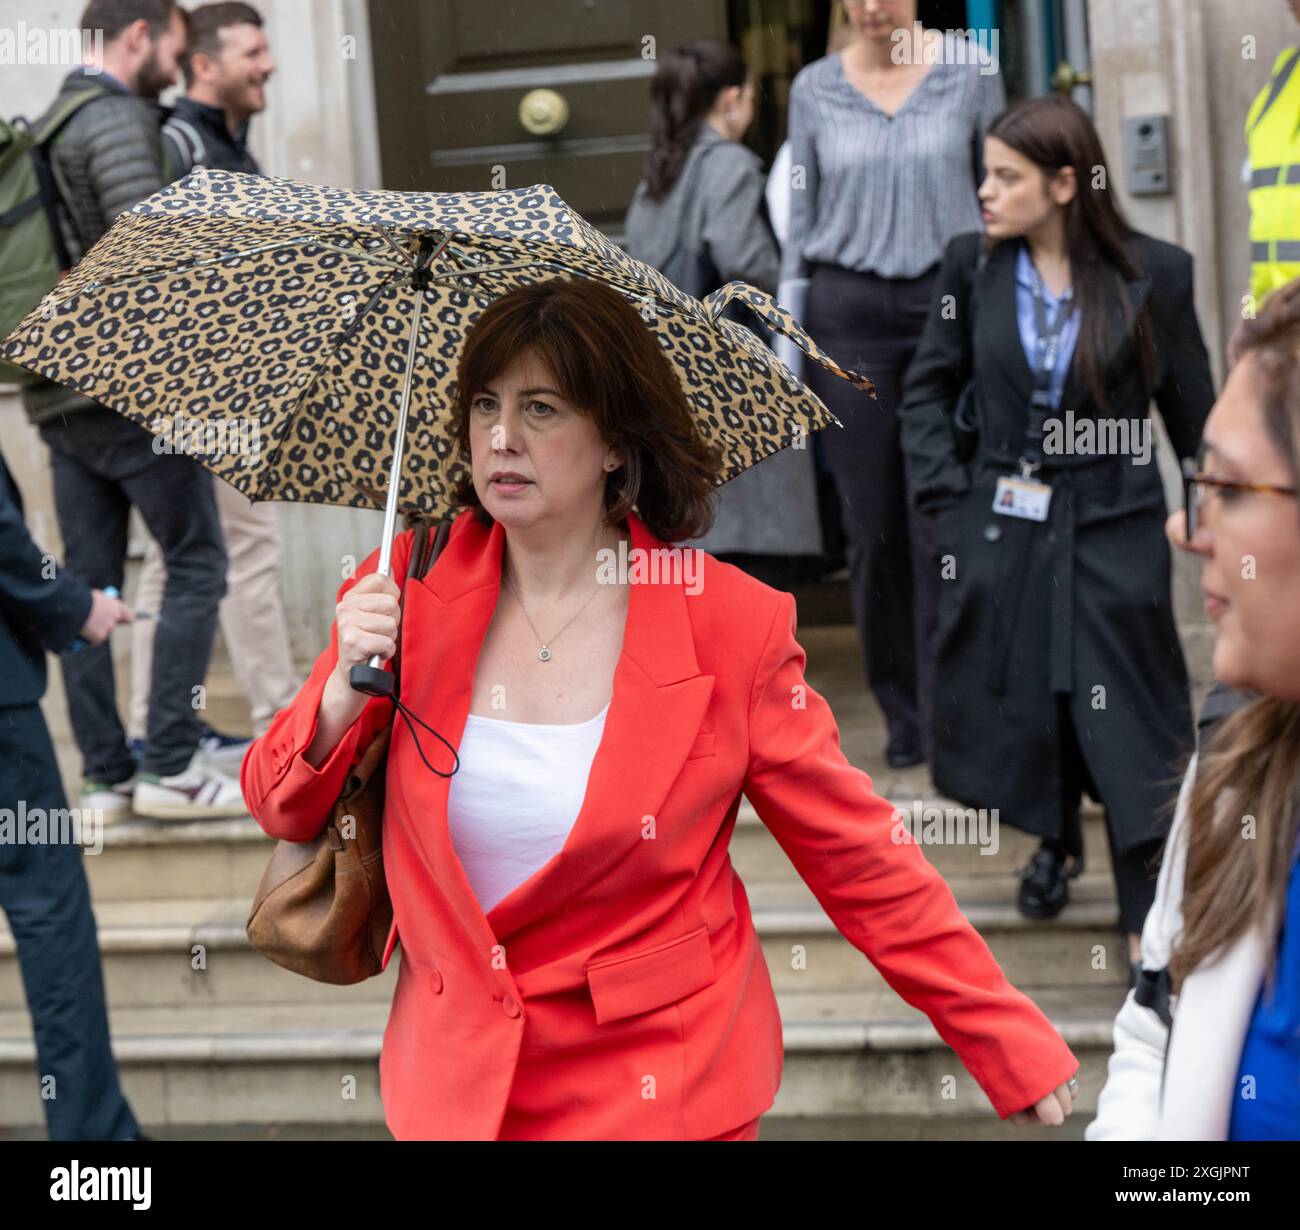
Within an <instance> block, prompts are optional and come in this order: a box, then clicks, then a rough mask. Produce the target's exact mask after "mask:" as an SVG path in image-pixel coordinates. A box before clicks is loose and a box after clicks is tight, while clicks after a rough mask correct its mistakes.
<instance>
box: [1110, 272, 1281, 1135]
mask: <svg viewBox="0 0 1300 1230" xmlns="http://www.w3.org/2000/svg"><path fill="white" fill-rule="evenodd" d="M1235 336H1236V340H1237V346H1236V347H1234V353H1236V354H1238V355H1239V356H1240V358H1239V360H1238V361H1237V362H1236V364H1235V365H1234V366H1233V368H1232V371H1231V373H1230V374H1229V376H1228V380H1227V383H1226V384H1225V386H1224V390H1223V396H1222V397H1220V398H1219V400H1218V402H1217V403H1216V404H1215V407H1214V410H1213V412H1212V413H1211V415H1210V417H1209V419H1208V421H1207V422H1206V424H1205V438H1204V442H1203V445H1202V450H1201V454H1200V456H1199V458H1198V461H1197V462H1196V463H1193V464H1191V465H1189V466H1188V467H1187V472H1186V478H1185V483H1184V491H1185V497H1184V507H1183V508H1182V509H1181V510H1179V511H1178V512H1176V513H1174V514H1173V515H1172V516H1171V517H1170V518H1169V521H1168V525H1167V532H1168V535H1169V538H1170V540H1171V541H1172V542H1173V543H1175V545H1177V546H1179V547H1181V548H1182V549H1183V550H1186V551H1191V552H1194V553H1195V554H1196V555H1198V556H1200V558H1201V561H1202V563H1203V565H1204V567H1203V571H1202V575H1201V588H1202V590H1203V592H1204V594H1205V605H1206V610H1207V612H1208V614H1209V616H1210V618H1211V619H1213V621H1214V624H1215V644H1214V673H1215V675H1216V677H1217V678H1218V679H1219V680H1220V682H1221V683H1222V684H1227V685H1229V686H1230V687H1232V688H1236V689H1239V690H1240V691H1241V693H1242V695H1241V703H1239V704H1238V706H1237V708H1236V709H1235V711H1234V712H1232V713H1230V714H1229V715H1228V716H1226V717H1223V718H1221V719H1220V720H1219V721H1217V722H1216V723H1214V725H1213V728H1212V730H1211V732H1210V733H1208V734H1207V735H1206V737H1204V738H1203V740H1202V743H1201V748H1200V750H1199V752H1198V753H1197V754H1196V756H1195V757H1193V758H1192V760H1191V761H1190V763H1189V765H1188V767H1187V772H1186V775H1185V777H1184V781H1183V789H1182V791H1181V793H1180V795H1179V798H1178V806H1177V809H1176V812H1175V815H1174V822H1173V827H1172V829H1171V830H1170V833H1169V838H1168V842H1167V844H1166V848H1165V851H1164V857H1163V859H1162V861H1161V866H1160V879H1159V883H1158V886H1157V891H1156V898H1155V902H1154V904H1153V905H1152V908H1151V911H1150V913H1149V914H1148V915H1147V920H1146V925H1145V926H1144V927H1143V930H1142V971H1141V980H1140V983H1139V986H1138V987H1137V988H1136V989H1135V990H1134V991H1133V992H1131V993H1130V994H1129V996H1128V997H1127V999H1126V1000H1125V1003H1124V1006H1123V1008H1121V1009H1120V1013H1119V1015H1118V1017H1116V1020H1115V1053H1114V1055H1113V1056H1112V1057H1111V1060H1110V1070H1109V1076H1108V1079H1107V1081H1106V1085H1105V1088H1103V1089H1102V1092H1101V1096H1100V1098H1099V1099H1098V1102H1097V1118H1096V1119H1095V1120H1094V1121H1093V1122H1092V1123H1090V1124H1089V1125H1088V1129H1087V1138H1088V1139H1089V1140H1158V1139H1163V1140H1168V1139H1178V1140H1297V1139H1300V928H1298V927H1297V922H1298V921H1300V844H1298V843H1297V835H1298V832H1300V828H1298V826H1300V632H1297V626H1296V610H1297V609H1300V515H1298V514H1297V506H1296V493H1297V491H1298V490H1300V279H1297V280H1296V281H1293V282H1291V283H1289V284H1287V285H1286V286H1283V287H1281V288H1280V289H1278V290H1276V291H1274V292H1272V293H1271V294H1270V295H1269V296H1268V297H1267V298H1266V299H1265V301H1264V304H1263V307H1262V309H1261V311H1260V313H1259V316H1258V318H1257V319H1255V320H1247V321H1246V322H1245V323H1244V324H1243V326H1242V327H1241V329H1240V330H1239V331H1238V333H1237V334H1236V335H1235ZM1246 559H1250V560H1252V561H1253V562H1254V565H1255V567H1254V568H1253V569H1249V570H1248V569H1246V568H1244V567H1243V561H1244V560H1246ZM1203 721H1204V719H1203Z"/></svg>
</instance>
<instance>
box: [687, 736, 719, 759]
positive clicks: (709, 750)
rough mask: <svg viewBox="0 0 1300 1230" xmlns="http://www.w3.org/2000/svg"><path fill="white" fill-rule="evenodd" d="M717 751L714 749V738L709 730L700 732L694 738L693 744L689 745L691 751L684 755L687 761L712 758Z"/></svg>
mask: <svg viewBox="0 0 1300 1230" xmlns="http://www.w3.org/2000/svg"><path fill="white" fill-rule="evenodd" d="M716 754H717V749H716V748H715V747H714V736H713V731H711V730H702V731H700V733H699V734H698V735H696V736H695V742H694V743H692V744H691V750H690V751H689V752H688V753H687V754H686V759H687V760H694V759H695V758H696V757H698V756H714V755H716Z"/></svg>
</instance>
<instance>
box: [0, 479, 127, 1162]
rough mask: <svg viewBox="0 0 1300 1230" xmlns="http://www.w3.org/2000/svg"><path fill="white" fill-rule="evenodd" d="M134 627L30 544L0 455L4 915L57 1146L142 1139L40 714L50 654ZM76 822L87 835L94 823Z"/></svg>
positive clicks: (118, 607) (0, 886)
mask: <svg viewBox="0 0 1300 1230" xmlns="http://www.w3.org/2000/svg"><path fill="white" fill-rule="evenodd" d="M129 618H130V612H129V611H128V610H127V608H126V607H125V606H123V604H122V603H121V602H120V601H118V600H117V599H116V598H112V597H110V596H109V595H107V594H105V593H103V592H101V591H100V590H91V589H89V588H88V587H87V586H86V584H85V583H84V582H83V581H81V580H79V579H78V578H77V577H76V576H75V575H74V574H72V573H70V572H65V571H63V570H62V569H60V568H58V567H56V566H55V565H54V564H53V561H52V560H51V557H50V556H48V555H44V554H42V552H41V550H40V549H39V548H38V547H37V546H36V544H35V543H34V542H32V540H31V538H30V537H28V534H27V527H26V525H25V524H24V523H23V511H22V498H21V496H20V494H19V492H18V487H17V485H16V484H15V483H14V481H13V479H12V478H11V476H10V474H9V467H8V466H7V465H6V464H5V460H4V458H3V456H0V908H3V909H4V912H5V914H6V916H7V917H8V919H9V928H10V930H11V931H12V932H13V935H14V942H15V943H16V945H17V947H18V963H19V966H20V967H21V969H22V978H23V989H24V991H25V992H26V995H27V1005H28V1008H29V1010H30V1011H31V1015H32V1033H33V1035H34V1036H35V1039H36V1062H37V1069H38V1073H39V1076H40V1080H41V1084H42V1100H41V1105H42V1108H43V1109H44V1111H45V1125H46V1129H47V1131H48V1133H49V1137H50V1139H51V1140H131V1139H139V1138H140V1128H139V1125H138V1124H137V1123H136V1119H135V1116H134V1115H133V1114H132V1113H131V1107H130V1106H129V1105H128V1103H127V1101H126V1099H125V1098H124V1097H123V1096H122V1090H121V1088H120V1086H119V1084H118V1077H117V1065H116V1063H115V1062H114V1059H113V1052H112V1049H111V1046H110V1044H109V1034H108V1013H107V1009H106V1007H105V1003H104V975H103V970H102V968H101V965H100V959H99V942H98V936H97V933H96V928H95V915H94V912H93V910H92V909H91V904H90V888H89V886H88V885H87V883H86V871H85V867H84V865H83V864H82V861H81V848H80V845H79V843H78V841H77V840H75V839H74V840H67V841H65V840H61V837H62V836H65V835H66V834H60V833H59V832H58V831H56V819H55V818H56V817H58V816H65V815H67V799H66V798H65V796H64V793H63V783H62V781H61V780H60V778H59V765H58V761H57V759H56V758H55V755H54V746H53V744H52V743H51V742H50V733H49V730H48V729H47V727H46V725H45V718H44V716H43V715H42V713H41V706H40V699H41V697H42V696H43V695H44V693H45V652H46V650H53V651H58V650H62V649H66V648H67V647H68V646H69V644H70V643H71V642H72V641H73V640H74V639H75V638H76V637H77V636H81V637H82V638H84V640H86V641H87V642H88V643H90V644H92V645H102V644H104V643H105V642H106V641H107V639H108V634H109V632H110V631H112V629H113V628H114V627H115V626H116V625H117V624H118V623H121V622H123V621H124V620H127V619H129ZM79 819H80V821H81V823H82V826H83V827H82V830H81V831H82V832H85V831H86V829H85V825H86V823H87V820H88V819H89V820H91V821H92V822H93V820H94V817H89V818H88V817H87V815H85V814H84V813H83V814H82V815H81V816H80V817H79ZM42 827H44V829H45V833H44V838H43V839H41V837H40V830H41V828H42ZM20 830H21V832H20Z"/></svg>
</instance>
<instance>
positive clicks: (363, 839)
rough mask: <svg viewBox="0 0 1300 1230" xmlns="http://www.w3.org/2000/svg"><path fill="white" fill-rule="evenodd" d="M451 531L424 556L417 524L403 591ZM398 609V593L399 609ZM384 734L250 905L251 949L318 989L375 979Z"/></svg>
mask: <svg viewBox="0 0 1300 1230" xmlns="http://www.w3.org/2000/svg"><path fill="white" fill-rule="evenodd" d="M450 529H451V523H450V522H449V521H443V522H440V523H439V525H438V527H437V532H436V533H435V534H434V536H433V543H432V547H431V548H430V542H429V537H430V536H429V524H428V522H424V521H421V522H417V523H416V527H415V534H414V535H413V537H412V542H411V562H410V565H409V566H408V568H407V570H406V579H407V581H408V582H409V581H410V579H411V578H412V577H415V578H416V579H417V580H418V579H419V578H421V577H423V576H424V575H425V573H427V572H428V570H429V569H430V568H431V567H432V566H433V561H434V560H436V559H437V558H438V555H439V554H440V553H441V551H442V548H443V546H444V545H445V544H446V541H447V535H448V533H449V532H450ZM405 599H406V588H405V586H403V588H402V601H403V604H404V603H405ZM403 630H404V628H403ZM400 667H401V636H400V635H399V637H398V649H397V652H396V653H395V654H394V655H393V676H394V678H393V690H394V694H396V693H397V689H398V685H399V681H400V678H401V676H400V673H399V672H400ZM393 712H394V713H396V712H397V709H396V706H394V708H393ZM392 731H393V719H392V716H390V717H389V720H388V722H387V724H386V725H385V726H383V727H382V728H381V729H380V730H379V731H377V732H376V734H375V737H374V738H373V739H372V740H371V743H370V746H369V747H368V748H367V749H366V751H365V754H364V755H363V756H362V757H361V759H360V761H359V762H358V763H357V764H356V765H355V766H353V768H352V769H351V771H350V772H349V773H348V777H347V781H345V782H344V783H343V789H342V791H341V792H340V793H339V797H338V798H337V799H336V800H335V803H334V808H333V811H332V813H331V815H330V818H329V821H328V823H327V824H326V825H325V827H324V828H323V829H322V830H321V833H320V835H319V836H318V837H315V838H313V839H312V840H311V841H279V842H277V843H276V846H275V851H274V852H273V853H272V855H271V861H270V862H269V863H268V864H267V867H266V870H265V871H264V872H263V873H262V882H261V883H260V884H259V885H258V887H257V894H256V896H255V897H254V898H253V906H252V909H251V911H250V912H249V915H248V924H247V931H248V938H249V940H250V941H251V943H252V945H253V947H254V948H256V949H257V951H258V952H260V953H261V954H262V955H263V956H265V957H268V958H270V960H272V961H274V962H275V963H276V964H277V965H282V966H283V967H284V968H285V969H288V970H292V971H293V972H294V973H295V974H302V975H303V976H304V977H307V978H314V979H315V980H316V981H317V982H332V983H339V984H348V983H354V982H362V981H363V980H365V979H366V978H372V977H374V975H375V974H378V973H380V971H381V969H382V953H383V950H384V946H385V944H386V942H387V940H388V933H389V930H390V929H391V927H392V923H393V903H392V901H391V899H390V898H389V896H388V884H387V882H386V881H385V879H384V847H383V817H384V775H385V770H386V768H387V764H388V743H389V740H390V739H391V737H392Z"/></svg>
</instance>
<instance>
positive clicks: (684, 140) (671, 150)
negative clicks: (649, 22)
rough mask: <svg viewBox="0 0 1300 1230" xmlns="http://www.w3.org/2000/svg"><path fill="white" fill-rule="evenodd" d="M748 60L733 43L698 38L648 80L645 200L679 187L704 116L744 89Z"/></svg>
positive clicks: (666, 59)
mask: <svg viewBox="0 0 1300 1230" xmlns="http://www.w3.org/2000/svg"><path fill="white" fill-rule="evenodd" d="M747 76H748V71H747V70H746V68H745V60H744V57H743V56H742V55H741V54H740V51H739V50H738V49H737V48H736V47H734V46H732V44H730V43H724V42H722V41H721V40H719V39H715V38H706V39H700V40H699V41H698V42H695V43H687V44H685V45H684V46H682V47H675V48H674V49H673V50H672V51H670V52H669V53H668V54H667V55H666V56H664V57H663V58H662V59H661V60H660V61H659V63H658V65H657V66H656V68H655V73H654V76H653V77H652V78H651V80H650V104H651V113H650V136H651V140H652V142H653V144H652V145H651V147H650V153H649V154H648V155H647V156H646V162H645V183H646V195H647V196H649V197H650V198H651V199H652V200H659V199H660V198H662V197H663V196H665V195H666V194H667V193H668V191H669V190H670V189H671V188H672V186H673V185H674V184H675V183H676V182H677V177H678V176H679V175H680V174H681V173H682V167H683V166H684V165H685V164H686V155H687V154H689V153H690V150H691V146H692V145H694V144H695V138H696V136H698V134H699V131H700V125H701V124H703V123H704V117H705V116H706V115H707V114H708V113H709V111H710V110H712V108H713V104H714V103H715V102H717V100H718V95H719V94H721V93H722V91H723V90H724V89H726V88H727V87H728V86H733V85H744V84H745V80H746V78H747Z"/></svg>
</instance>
